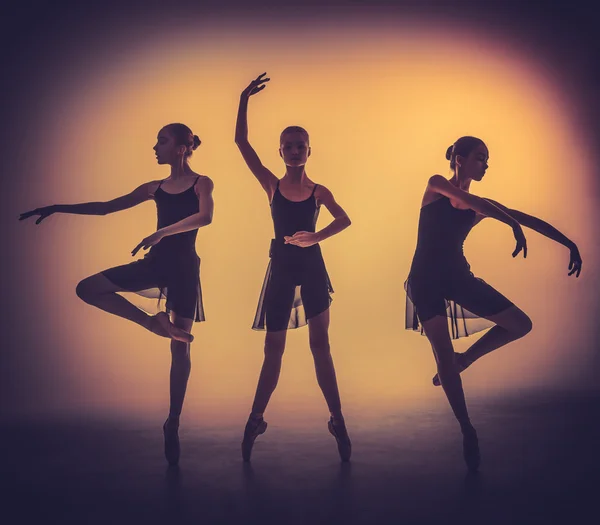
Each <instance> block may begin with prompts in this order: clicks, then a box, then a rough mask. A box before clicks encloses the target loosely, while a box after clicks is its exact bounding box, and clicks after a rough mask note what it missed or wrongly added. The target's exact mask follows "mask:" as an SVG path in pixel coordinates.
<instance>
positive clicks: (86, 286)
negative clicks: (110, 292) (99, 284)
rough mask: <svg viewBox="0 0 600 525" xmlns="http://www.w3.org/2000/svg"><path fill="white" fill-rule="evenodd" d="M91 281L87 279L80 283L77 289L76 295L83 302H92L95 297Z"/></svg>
mask: <svg viewBox="0 0 600 525" xmlns="http://www.w3.org/2000/svg"><path fill="white" fill-rule="evenodd" d="M90 281H91V279H90V278H89V277H86V278H85V279H82V280H81V281H79V283H78V284H77V286H76V287H75V293H76V294H77V297H79V298H80V299H81V300H82V301H85V302H86V303H87V302H89V301H90V300H91V298H92V297H93V296H94V295H95V291H94V286H93V285H92V284H91V282H90Z"/></svg>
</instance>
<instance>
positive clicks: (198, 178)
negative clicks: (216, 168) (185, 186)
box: [192, 175, 200, 188]
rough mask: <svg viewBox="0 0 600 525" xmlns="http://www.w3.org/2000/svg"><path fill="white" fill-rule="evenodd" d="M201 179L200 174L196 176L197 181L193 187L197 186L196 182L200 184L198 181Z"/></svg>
mask: <svg viewBox="0 0 600 525" xmlns="http://www.w3.org/2000/svg"><path fill="white" fill-rule="evenodd" d="M199 180H200V175H198V176H197V177H196V182H194V185H193V186H192V188H193V187H195V186H196V184H198V181H199Z"/></svg>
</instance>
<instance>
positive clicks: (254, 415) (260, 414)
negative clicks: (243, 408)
mask: <svg viewBox="0 0 600 525" xmlns="http://www.w3.org/2000/svg"><path fill="white" fill-rule="evenodd" d="M263 414H264V412H254V411H253V412H250V416H248V419H251V420H252V421H260V420H261V419H262V418H263Z"/></svg>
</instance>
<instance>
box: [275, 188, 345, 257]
mask: <svg viewBox="0 0 600 525" xmlns="http://www.w3.org/2000/svg"><path fill="white" fill-rule="evenodd" d="M315 197H316V198H317V199H318V201H319V203H320V204H323V205H324V206H325V207H326V208H327V210H328V211H329V213H331V215H332V216H333V221H332V222H331V223H329V224H328V225H327V226H325V228H323V229H322V230H319V231H318V232H315V233H312V232H296V233H295V234H294V235H292V236H291V237H285V242H286V244H295V245H296V246H300V247H302V248H306V247H307V246H312V245H313V244H316V243H318V242H321V241H324V240H325V239H327V238H329V237H331V236H332V235H335V234H337V233H340V232H341V231H342V230H345V229H346V228H347V227H348V226H350V224H352V221H351V220H350V217H348V214H347V213H346V212H345V211H344V209H343V208H342V207H341V206H340V205H339V204H338V203H337V202H336V200H335V198H334V197H333V194H332V193H331V192H330V191H329V190H328V189H327V188H326V187H325V186H321V185H320V184H319V187H318V188H317V190H316V192H315Z"/></svg>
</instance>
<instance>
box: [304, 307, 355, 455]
mask: <svg viewBox="0 0 600 525" xmlns="http://www.w3.org/2000/svg"><path fill="white" fill-rule="evenodd" d="M308 329H309V341H310V351H311V352H312V355H313V359H314V362H315V371H316V373H317V382H318V383H319V387H320V388H321V391H322V392H323V396H324V397H325V402H326V403H327V407H328V408H329V412H330V414H331V417H330V419H329V422H328V428H329V432H331V434H333V436H334V437H335V439H336V441H337V444H338V452H339V454H340V458H341V459H342V461H349V460H350V456H351V454H352V443H351V442H350V437H349V436H348V431H347V429H346V423H345V421H344V416H343V415H342V403H341V401H340V392H339V389H338V385H337V378H336V376H335V367H334V365H333V358H332V357H331V351H330V347H329V309H327V310H325V311H324V312H321V313H320V314H319V315H316V316H315V317H311V318H310V319H309V320H308Z"/></svg>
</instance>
